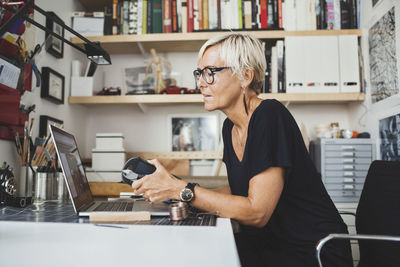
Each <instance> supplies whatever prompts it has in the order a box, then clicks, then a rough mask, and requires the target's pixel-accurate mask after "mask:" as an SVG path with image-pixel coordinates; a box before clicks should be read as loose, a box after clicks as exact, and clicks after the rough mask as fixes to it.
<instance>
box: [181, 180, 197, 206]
mask: <svg viewBox="0 0 400 267" xmlns="http://www.w3.org/2000/svg"><path fill="white" fill-rule="evenodd" d="M196 185H199V184H198V183H188V184H187V185H186V186H185V188H183V189H182V191H181V193H180V197H181V201H183V202H187V203H188V202H190V201H192V200H193V199H194V187H195V186H196Z"/></svg>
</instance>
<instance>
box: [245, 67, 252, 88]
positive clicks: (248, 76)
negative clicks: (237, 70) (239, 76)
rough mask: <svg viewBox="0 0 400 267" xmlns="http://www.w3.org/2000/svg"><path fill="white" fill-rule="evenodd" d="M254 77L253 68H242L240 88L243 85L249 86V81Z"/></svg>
mask: <svg viewBox="0 0 400 267" xmlns="http://www.w3.org/2000/svg"><path fill="white" fill-rule="evenodd" d="M253 79H254V70H251V69H244V70H243V80H242V88H243V87H245V88H247V87H249V85H250V84H251V82H252V81H253Z"/></svg>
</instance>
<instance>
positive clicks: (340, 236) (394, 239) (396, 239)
mask: <svg viewBox="0 0 400 267" xmlns="http://www.w3.org/2000/svg"><path fill="white" fill-rule="evenodd" d="M332 239H348V240H382V241H391V242H400V236H390V235H349V234H330V235H328V236H326V237H324V238H322V239H321V240H320V241H318V244H317V246H316V250H317V260H318V264H319V266H320V267H322V263H321V255H320V254H321V249H322V247H323V246H324V245H325V243H326V242H328V241H329V240H332Z"/></svg>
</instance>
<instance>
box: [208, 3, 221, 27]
mask: <svg viewBox="0 0 400 267" xmlns="http://www.w3.org/2000/svg"><path fill="white" fill-rule="evenodd" d="M218 1H219V0H208V16H209V18H208V22H209V28H210V30H216V29H218V4H217V2H218Z"/></svg>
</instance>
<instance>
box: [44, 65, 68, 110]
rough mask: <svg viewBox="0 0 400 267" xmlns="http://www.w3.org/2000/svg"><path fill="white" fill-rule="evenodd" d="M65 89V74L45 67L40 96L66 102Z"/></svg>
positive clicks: (57, 101)
mask: <svg viewBox="0 0 400 267" xmlns="http://www.w3.org/2000/svg"><path fill="white" fill-rule="evenodd" d="M64 90H65V89H64V76H63V75H61V74H60V73H58V72H56V71H55V70H53V69H51V68H49V67H43V68H42V88H41V91H40V97H42V98H46V99H48V100H50V101H52V102H54V103H56V104H64Z"/></svg>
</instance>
